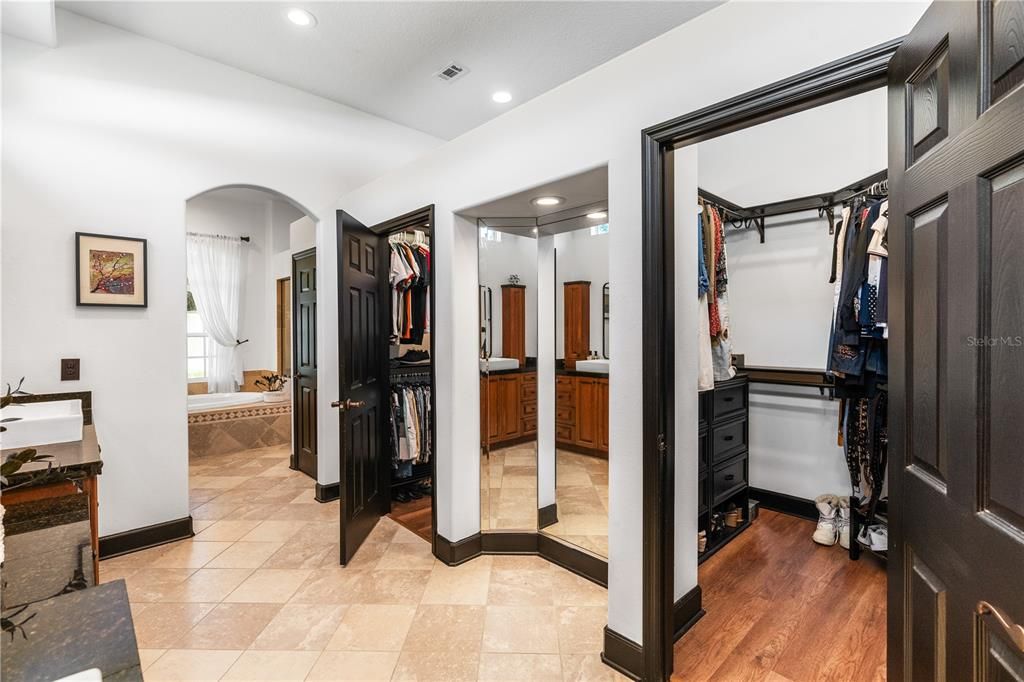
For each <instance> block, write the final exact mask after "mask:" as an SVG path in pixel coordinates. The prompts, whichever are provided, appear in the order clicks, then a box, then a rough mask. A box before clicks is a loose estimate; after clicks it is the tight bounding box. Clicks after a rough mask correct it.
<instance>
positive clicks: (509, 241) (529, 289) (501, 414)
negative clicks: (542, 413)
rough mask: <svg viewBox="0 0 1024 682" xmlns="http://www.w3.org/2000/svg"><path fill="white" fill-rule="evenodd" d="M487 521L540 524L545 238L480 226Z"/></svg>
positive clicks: (501, 525)
mask: <svg viewBox="0 0 1024 682" xmlns="http://www.w3.org/2000/svg"><path fill="white" fill-rule="evenodd" d="M479 241H480V243H479V250H478V254H479V255H478V262H479V277H480V287H479V296H478V302H479V320H480V342H479V349H480V436H481V447H480V526H481V528H482V529H483V530H536V529H537V240H536V238H535V235H534V234H533V233H532V230H531V229H530V228H529V226H527V227H526V228H522V227H520V228H516V227H508V228H500V229H499V228H492V227H488V226H486V224H481V226H480V228H479Z"/></svg>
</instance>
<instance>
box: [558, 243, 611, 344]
mask: <svg viewBox="0 0 1024 682" xmlns="http://www.w3.org/2000/svg"><path fill="white" fill-rule="evenodd" d="M608 234H610V232H609V233H607V234H596V235H592V234H590V228H589V227H587V228H583V229H580V230H573V231H572V232H563V233H561V234H556V235H555V249H556V256H555V257H556V259H557V260H556V267H557V269H558V282H557V287H556V289H555V292H556V297H557V300H556V304H555V305H556V311H557V312H556V313H555V319H556V320H557V321H558V323H557V324H556V325H555V335H556V341H555V344H556V345H555V357H556V358H558V359H559V360H561V359H563V358H565V286H564V285H565V283H566V282H578V281H585V282H590V350H595V351H597V354H598V355H601V328H602V325H603V316H602V310H603V306H602V301H603V295H602V291H601V289H602V287H603V286H604V283H605V282H610V281H611V280H609V279H608V258H609V255H608V245H609V243H610V242H611V240H610V239H609V238H608ZM609 312H611V309H610V308H609ZM608 346H609V349H610V348H611V342H610V341H609V344H608Z"/></svg>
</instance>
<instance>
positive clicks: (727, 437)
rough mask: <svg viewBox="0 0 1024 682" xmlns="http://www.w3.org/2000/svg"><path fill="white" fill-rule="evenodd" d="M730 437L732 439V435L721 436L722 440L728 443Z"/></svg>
mask: <svg viewBox="0 0 1024 682" xmlns="http://www.w3.org/2000/svg"><path fill="white" fill-rule="evenodd" d="M732 439H733V437H732V436H724V437H723V438H722V440H724V441H725V442H726V443H728V442H729V441H731V440H732Z"/></svg>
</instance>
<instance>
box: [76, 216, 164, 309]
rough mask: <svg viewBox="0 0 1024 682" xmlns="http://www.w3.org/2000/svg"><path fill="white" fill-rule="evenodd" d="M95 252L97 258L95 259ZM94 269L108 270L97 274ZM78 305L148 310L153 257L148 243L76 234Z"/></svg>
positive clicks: (138, 240)
mask: <svg viewBox="0 0 1024 682" xmlns="http://www.w3.org/2000/svg"><path fill="white" fill-rule="evenodd" d="M93 253H96V254H97V255H96V256H93V255H92V254H93ZM100 254H103V255H100ZM117 256H124V257H125V258H117ZM83 258H84V259H85V261H83ZM140 264H141V267H140ZM94 267H105V270H104V271H103V272H100V273H97V274H94ZM83 278H84V279H83ZM75 305H78V306H83V307H105V308H146V307H148V305H149V256H148V252H147V242H146V240H145V239H140V238H138V237H122V236H118V235H110V234H97V233H94V232H75Z"/></svg>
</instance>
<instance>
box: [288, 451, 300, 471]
mask: <svg viewBox="0 0 1024 682" xmlns="http://www.w3.org/2000/svg"><path fill="white" fill-rule="evenodd" d="M288 468H289V469H291V470H292V471H298V470H299V456H298V454H296V453H294V452H293V453H292V454H291V455H289V456H288Z"/></svg>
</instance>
